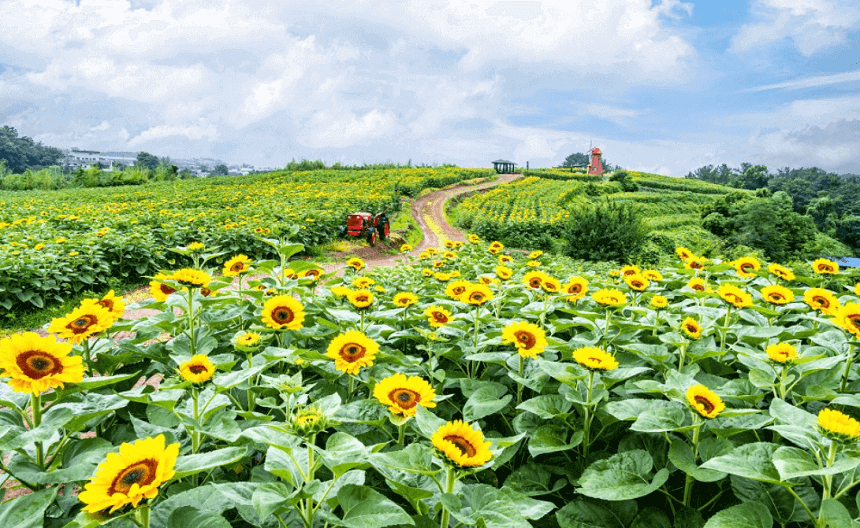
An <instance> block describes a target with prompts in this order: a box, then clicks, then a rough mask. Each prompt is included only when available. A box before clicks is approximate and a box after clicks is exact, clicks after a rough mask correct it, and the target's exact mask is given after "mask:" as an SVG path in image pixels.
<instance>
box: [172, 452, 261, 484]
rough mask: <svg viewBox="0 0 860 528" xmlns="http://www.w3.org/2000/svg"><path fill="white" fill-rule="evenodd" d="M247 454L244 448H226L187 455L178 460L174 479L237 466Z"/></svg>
mask: <svg viewBox="0 0 860 528" xmlns="http://www.w3.org/2000/svg"><path fill="white" fill-rule="evenodd" d="M245 454H246V449H245V448H244V447H225V448H224V449H216V450H214V451H209V452H207V453H200V454H197V455H185V456H181V457H179V458H177V459H176V474H175V475H174V477H173V478H174V479H181V478H185V477H187V476H189V475H194V474H195V473H200V472H201V471H206V470H209V469H214V468H217V467H220V466H226V465H229V464H235V463H236V462H238V461H239V460H241V459H242V457H244V456H245Z"/></svg>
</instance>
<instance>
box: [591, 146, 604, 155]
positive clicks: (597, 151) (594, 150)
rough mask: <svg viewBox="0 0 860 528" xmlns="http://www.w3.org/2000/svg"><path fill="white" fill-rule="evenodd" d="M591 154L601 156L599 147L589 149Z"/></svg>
mask: <svg viewBox="0 0 860 528" xmlns="http://www.w3.org/2000/svg"><path fill="white" fill-rule="evenodd" d="M591 153H592V154H603V152H601V151H600V148H599V147H594V148H593V149H591Z"/></svg>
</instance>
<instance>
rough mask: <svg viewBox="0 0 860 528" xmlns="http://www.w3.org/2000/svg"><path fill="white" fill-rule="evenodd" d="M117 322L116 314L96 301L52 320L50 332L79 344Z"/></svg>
mask: <svg viewBox="0 0 860 528" xmlns="http://www.w3.org/2000/svg"><path fill="white" fill-rule="evenodd" d="M115 322H116V318H115V317H114V315H113V314H112V313H111V312H110V310H108V309H107V308H105V307H104V306H101V305H100V304H97V303H95V302H93V303H86V304H82V305H81V306H78V307H77V308H75V309H74V310H72V313H70V314H66V315H65V316H63V317H60V318H57V319H54V320H53V321H51V326H49V327H48V332H49V333H51V334H57V335H58V336H60V337H62V338H64V339H68V340H69V341H71V342H72V343H76V344H77V343H82V342H84V341H86V340H87V339H89V337H90V336H91V335H94V334H97V333H99V332H103V331H105V330H107V329H108V328H110V327H111V325H113V324H114V323H115Z"/></svg>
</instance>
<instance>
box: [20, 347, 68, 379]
mask: <svg viewBox="0 0 860 528" xmlns="http://www.w3.org/2000/svg"><path fill="white" fill-rule="evenodd" d="M15 362H16V363H17V364H18V368H20V369H21V372H23V373H24V375H25V376H27V377H29V378H31V379H41V378H44V377H45V376H49V375H51V374H60V373H62V372H63V364H62V363H61V362H60V361H59V360H58V359H57V358H55V357H54V356H52V355H50V354H48V353H47V352H42V351H41V350H28V351H27V352H24V353H22V354H18V357H17V358H16V360H15Z"/></svg>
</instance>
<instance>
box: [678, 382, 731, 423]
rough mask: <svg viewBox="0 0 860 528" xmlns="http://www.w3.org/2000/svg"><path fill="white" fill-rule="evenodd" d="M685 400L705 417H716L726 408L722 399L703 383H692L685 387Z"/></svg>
mask: <svg viewBox="0 0 860 528" xmlns="http://www.w3.org/2000/svg"><path fill="white" fill-rule="evenodd" d="M687 401H688V402H689V403H690V406H691V407H693V409H694V410H695V411H696V412H698V413H699V414H701V415H702V416H704V417H705V418H716V417H717V415H718V414H720V413H721V412H723V410H724V409H725V408H726V404H725V403H723V400H722V399H721V398H720V397H719V396H717V395H716V394H714V392H713V391H712V390H711V389H709V388H707V387H705V386H704V385H693V386H692V387H690V388H689V389H687Z"/></svg>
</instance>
